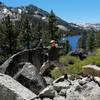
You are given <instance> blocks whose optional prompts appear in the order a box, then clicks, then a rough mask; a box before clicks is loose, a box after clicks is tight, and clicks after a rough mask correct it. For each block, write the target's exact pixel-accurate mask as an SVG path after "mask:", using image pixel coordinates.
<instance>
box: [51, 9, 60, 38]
mask: <svg viewBox="0 0 100 100" xmlns="http://www.w3.org/2000/svg"><path fill="white" fill-rule="evenodd" d="M57 30H58V28H57V20H56V16H55V14H54V12H53V11H52V10H51V12H50V14H49V34H50V38H51V39H55V40H56V39H57V33H56V32H57Z"/></svg>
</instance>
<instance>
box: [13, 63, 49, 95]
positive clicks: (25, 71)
mask: <svg viewBox="0 0 100 100" xmlns="http://www.w3.org/2000/svg"><path fill="white" fill-rule="evenodd" d="M13 78H14V79H16V80H17V81H19V82H20V83H21V84H22V85H24V86H25V87H27V88H28V89H30V90H31V91H33V92H34V93H36V94H38V93H39V92H40V91H41V90H43V89H44V88H45V87H46V86H47V84H46V81H45V80H44V79H43V77H41V76H40V75H39V72H38V70H37V68H36V67H35V66H34V65H32V64H30V63H25V65H24V66H23V68H22V69H21V70H20V71H19V72H18V73H17V74H16V75H15V76H14V77H13Z"/></svg>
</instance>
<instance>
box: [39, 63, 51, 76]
mask: <svg viewBox="0 0 100 100" xmlns="http://www.w3.org/2000/svg"><path fill="white" fill-rule="evenodd" d="M48 67H50V61H47V62H44V63H43V65H42V67H41V68H40V74H43V73H44V71H45V70H46V69H47V68H48Z"/></svg>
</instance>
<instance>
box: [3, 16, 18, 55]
mask: <svg viewBox="0 0 100 100" xmlns="http://www.w3.org/2000/svg"><path fill="white" fill-rule="evenodd" d="M2 33H3V35H4V36H3V39H4V42H5V46H6V47H8V53H10V54H12V53H14V51H15V50H16V45H17V33H16V28H15V26H14V24H13V23H12V21H11V19H10V16H9V15H7V16H6V17H5V18H4V20H3V24H2Z"/></svg>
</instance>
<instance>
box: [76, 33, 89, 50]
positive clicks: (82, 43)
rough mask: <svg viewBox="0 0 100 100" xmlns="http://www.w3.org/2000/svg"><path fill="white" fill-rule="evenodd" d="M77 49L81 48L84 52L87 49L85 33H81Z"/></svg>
mask: <svg viewBox="0 0 100 100" xmlns="http://www.w3.org/2000/svg"><path fill="white" fill-rule="evenodd" d="M78 43H79V46H78V47H79V48H82V49H84V50H86V49H87V32H83V33H82V35H81V38H80V39H79V42H78Z"/></svg>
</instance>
